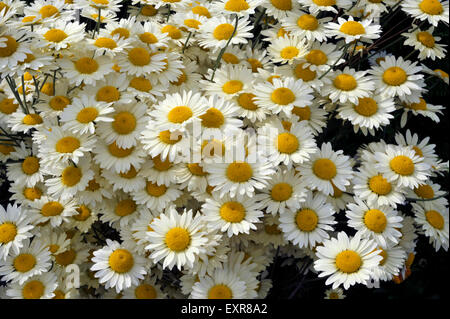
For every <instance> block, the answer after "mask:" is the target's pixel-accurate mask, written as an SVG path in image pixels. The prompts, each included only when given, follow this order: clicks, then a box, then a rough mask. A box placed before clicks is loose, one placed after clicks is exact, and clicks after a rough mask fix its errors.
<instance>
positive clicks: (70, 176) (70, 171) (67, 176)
mask: <svg viewBox="0 0 450 319" xmlns="http://www.w3.org/2000/svg"><path fill="white" fill-rule="evenodd" d="M81 177H82V173H81V169H80V168H78V167H74V166H69V167H67V168H65V169H64V171H63V172H62V176H61V181H62V183H63V184H64V185H66V186H69V187H72V186H74V185H76V184H78V183H79V182H80V180H81Z"/></svg>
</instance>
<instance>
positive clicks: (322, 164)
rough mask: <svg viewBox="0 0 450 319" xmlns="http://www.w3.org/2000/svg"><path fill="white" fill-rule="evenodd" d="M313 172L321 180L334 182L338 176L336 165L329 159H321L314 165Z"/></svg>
mask: <svg viewBox="0 0 450 319" xmlns="http://www.w3.org/2000/svg"><path fill="white" fill-rule="evenodd" d="M313 172H314V174H315V175H316V176H317V177H319V178H320V179H324V180H332V179H333V178H334V177H335V176H336V174H337V169H336V165H335V164H334V163H333V161H332V160H330V159H328V158H319V159H317V160H316V161H315V162H314V164H313Z"/></svg>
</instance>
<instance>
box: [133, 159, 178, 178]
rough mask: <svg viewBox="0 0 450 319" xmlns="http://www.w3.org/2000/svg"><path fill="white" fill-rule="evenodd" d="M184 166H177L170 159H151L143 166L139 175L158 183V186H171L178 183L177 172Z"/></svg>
mask: <svg viewBox="0 0 450 319" xmlns="http://www.w3.org/2000/svg"><path fill="white" fill-rule="evenodd" d="M180 165H182V164H175V163H174V162H171V161H170V160H169V159H168V158H166V159H165V160H162V159H161V156H159V155H158V156H155V157H149V158H148V161H146V162H145V163H144V165H142V168H141V169H140V172H139V175H140V176H142V177H145V178H146V179H148V180H150V181H153V182H156V184H158V185H161V184H164V185H166V186H169V185H170V184H172V183H175V182H177V175H176V171H177V169H178V167H180Z"/></svg>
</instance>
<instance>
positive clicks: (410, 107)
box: [399, 97, 444, 127]
mask: <svg viewBox="0 0 450 319" xmlns="http://www.w3.org/2000/svg"><path fill="white" fill-rule="evenodd" d="M399 108H400V109H403V114H402V117H401V119H400V126H401V127H405V125H406V122H407V121H408V113H409V112H411V113H412V115H414V116H417V115H422V116H424V117H428V118H430V119H431V120H432V121H434V122H436V123H439V122H440V119H439V116H438V115H439V114H443V113H442V110H443V109H444V107H443V106H442V105H433V104H430V103H428V102H426V101H425V99H424V98H421V97H420V98H419V102H418V103H415V102H412V103H408V102H404V103H402V105H401V106H400V107H399Z"/></svg>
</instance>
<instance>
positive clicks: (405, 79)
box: [369, 56, 425, 103]
mask: <svg viewBox="0 0 450 319" xmlns="http://www.w3.org/2000/svg"><path fill="white" fill-rule="evenodd" d="M421 70H422V68H421V67H420V66H417V62H414V63H411V62H410V61H407V60H406V61H405V60H403V58H402V57H399V58H398V59H396V58H395V57H394V56H386V57H385V60H384V61H381V62H380V65H379V66H376V65H374V66H372V69H370V70H369V73H370V74H372V78H373V81H375V85H376V92H375V93H376V94H383V95H386V96H388V97H399V98H400V99H401V100H403V101H406V102H408V103H418V102H419V97H420V96H421V93H422V92H423V87H424V86H425V84H424V81H423V75H422V74H418V73H419V72H420V71H421Z"/></svg>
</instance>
